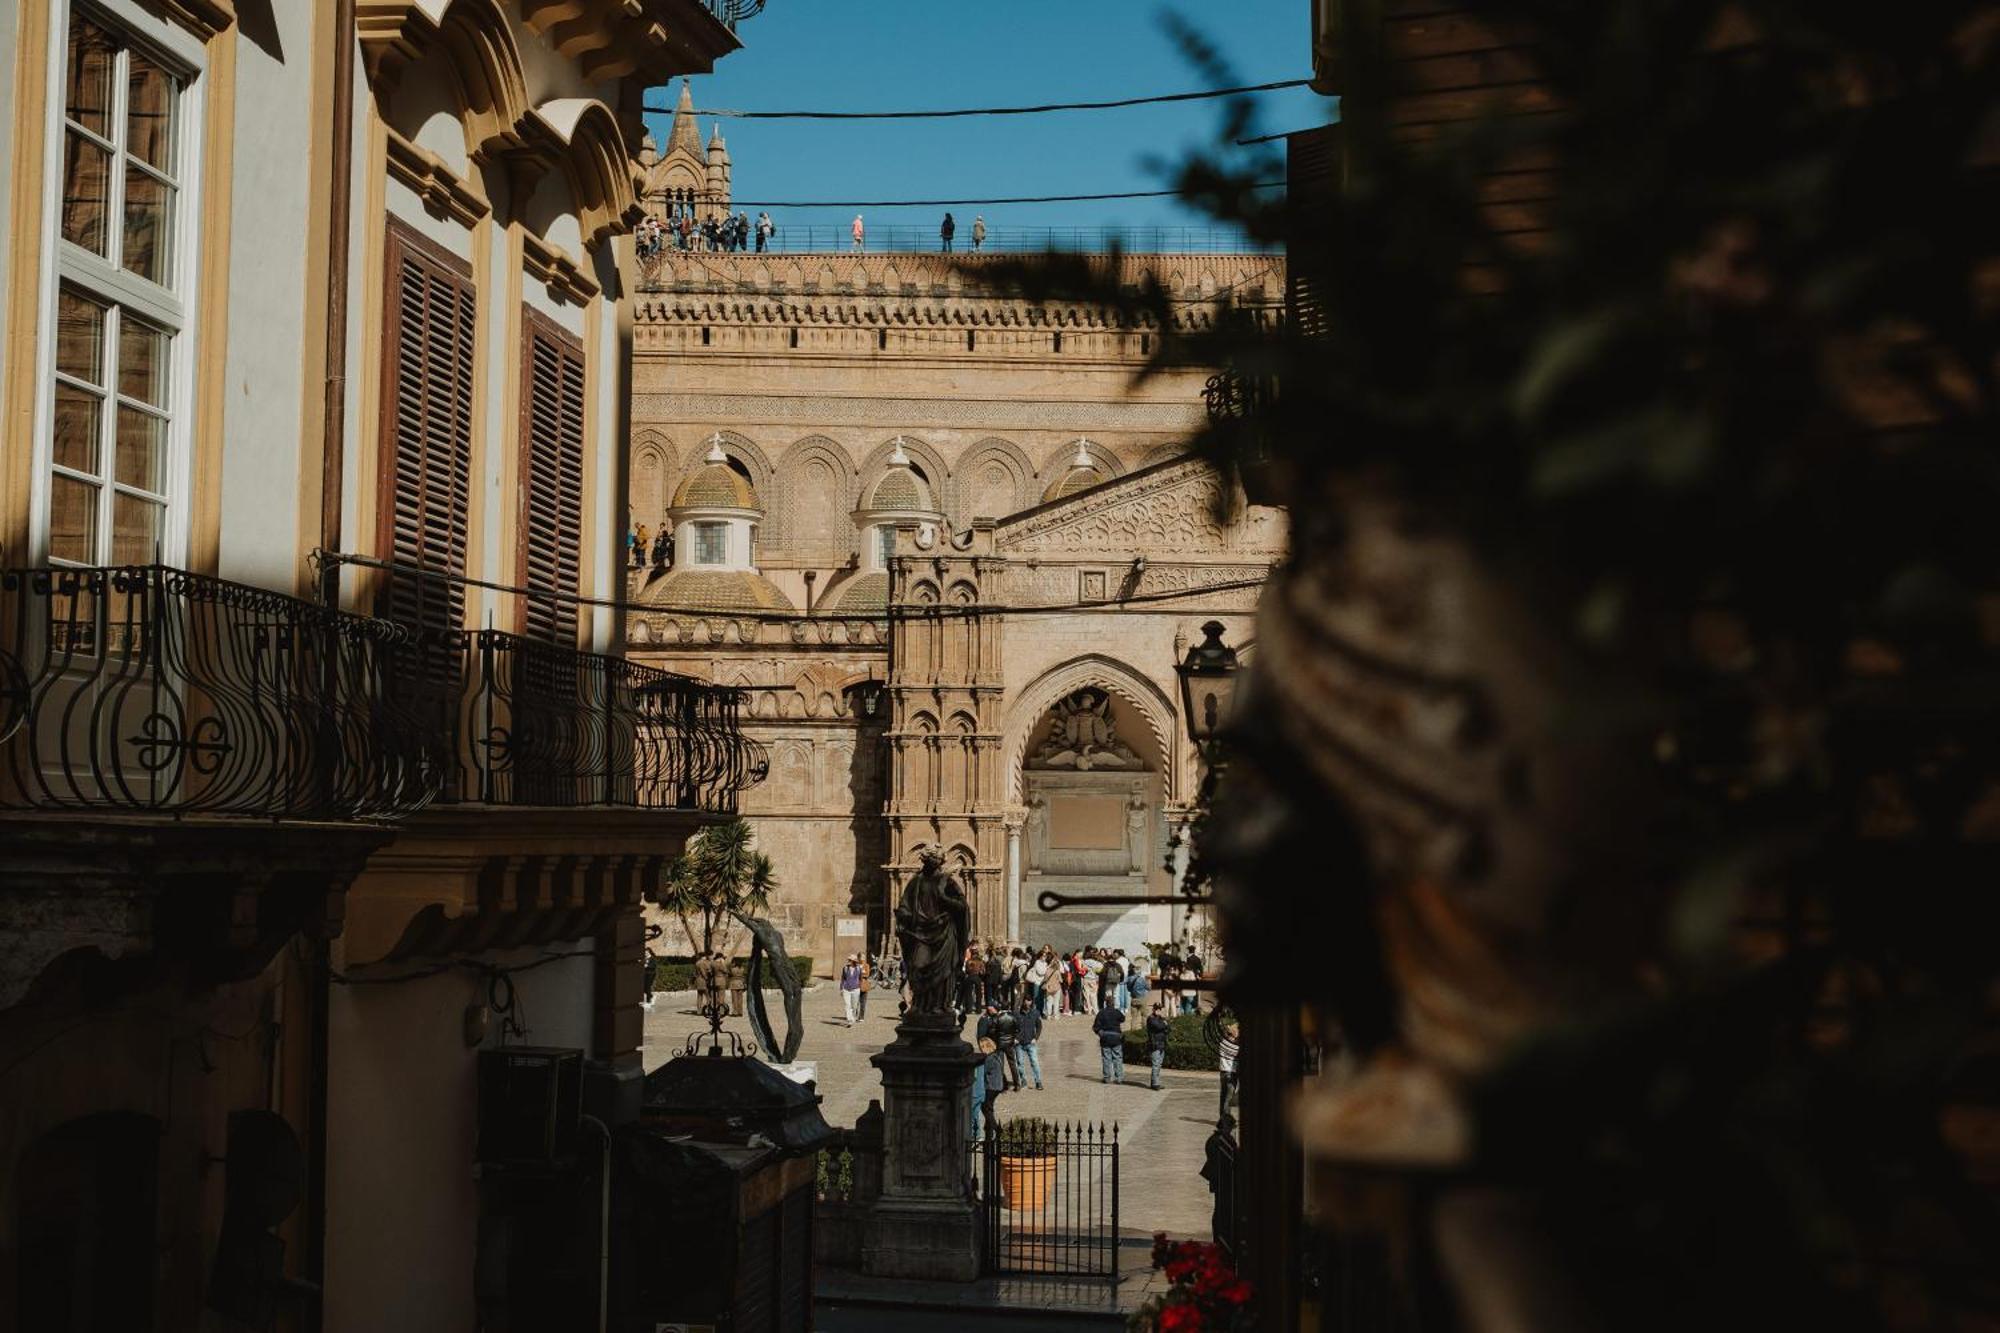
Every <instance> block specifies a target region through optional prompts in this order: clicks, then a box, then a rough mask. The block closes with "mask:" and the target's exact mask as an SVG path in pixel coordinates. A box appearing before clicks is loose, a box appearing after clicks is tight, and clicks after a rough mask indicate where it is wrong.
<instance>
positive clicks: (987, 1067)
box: [974, 1037, 1007, 1140]
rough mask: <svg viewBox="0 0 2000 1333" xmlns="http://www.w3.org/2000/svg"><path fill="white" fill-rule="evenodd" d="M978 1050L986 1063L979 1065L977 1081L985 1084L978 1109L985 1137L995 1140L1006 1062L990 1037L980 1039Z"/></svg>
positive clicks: (998, 1129) (998, 1134)
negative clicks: (984, 1127)
mask: <svg viewBox="0 0 2000 1333" xmlns="http://www.w3.org/2000/svg"><path fill="white" fill-rule="evenodd" d="M979 1052H980V1054H982V1055H984V1056H985V1057H986V1063H985V1064H983V1065H981V1066H980V1067H979V1071H980V1074H981V1075H982V1076H983V1077H982V1078H981V1079H980V1080H979V1081H980V1082H983V1083H984V1084H985V1085H986V1095H985V1098H984V1100H983V1101H982V1102H981V1104H980V1108H979V1109H980V1113H981V1115H982V1117H983V1118H984V1119H985V1121H986V1135H987V1137H988V1138H989V1139H994V1140H997V1139H998V1138H999V1137H1000V1111H999V1106H1000V1093H1001V1091H1002V1090H1003V1088H1004V1087H1005V1083H1004V1081H1003V1080H1004V1075H1003V1073H1002V1071H1003V1070H1004V1069H1005V1068H1006V1064H1007V1062H1006V1059H1005V1057H1003V1056H1002V1055H1001V1054H1000V1047H999V1045H998V1044H997V1043H996V1042H995V1041H994V1040H993V1038H991V1037H982V1038H981V1039H980V1042H979ZM974 1137H977V1135H976V1134H975V1135H974Z"/></svg>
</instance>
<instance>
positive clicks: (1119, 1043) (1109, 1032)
mask: <svg viewBox="0 0 2000 1333" xmlns="http://www.w3.org/2000/svg"><path fill="white" fill-rule="evenodd" d="M1091 1027H1092V1028H1093V1029H1095V1030H1096V1032H1097V1054H1098V1058H1099V1059H1100V1060H1102V1061H1103V1063H1104V1081H1105V1082H1106V1083H1111V1082H1118V1083H1123V1082H1124V1081H1125V1011H1124V1010H1123V1009H1120V1008H1119V1007H1118V1006H1117V1005H1115V1004H1113V1003H1112V1002H1111V999H1110V997H1109V996H1108V995H1107V996H1106V997H1105V1000H1104V1007H1103V1008H1102V1009H1099V1010H1098V1011H1097V1017H1096V1018H1095V1019H1093V1020H1092V1021H1091Z"/></svg>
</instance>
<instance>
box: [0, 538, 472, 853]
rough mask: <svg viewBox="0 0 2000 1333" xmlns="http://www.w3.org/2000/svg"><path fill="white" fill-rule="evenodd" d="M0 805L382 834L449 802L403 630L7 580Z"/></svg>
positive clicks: (151, 576) (183, 582) (63, 579)
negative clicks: (372, 828) (410, 700)
mask: <svg viewBox="0 0 2000 1333" xmlns="http://www.w3.org/2000/svg"><path fill="white" fill-rule="evenodd" d="M0 621H4V626H5V637H4V638H0V764H4V773H0V784H4V785H0V806H5V807H12V808H28V809H37V810H78V811H84V810H88V811H103V812H128V813H154V814H170V815H187V814H230V815H257V816H270V817H284V818H299V819H386V818H394V817H396V816H398V815H404V814H408V813H410V812H412V811H414V810H417V809H419V808H421V807H422V806H424V805H425V804H426V803H428V802H429V801H430V800H431V799H432V798H433V797H434V796H435V795H436V794H437V790H438V774H439V759H440V757H441V755H442V750H443V747H442V746H441V744H440V743H439V738H438V737H436V736H435V735H434V734H432V733H430V732H428V731H427V729H426V728H424V727H423V726H422V725H421V719H420V718H419V716H418V715H417V714H415V713H414V712H412V711H411V710H410V709H409V708H408V707H407V701H406V700H404V699H402V698H400V697H399V694H398V692H397V691H396V690H395V689H394V688H393V685H394V679H395V667H396V655H397V653H398V652H399V651H400V650H402V649H404V648H406V647H407V646H408V645H409V644H410V643H411V642H412V636H411V635H410V633H409V632H408V631H406V630H404V629H403V628H401V627H400V626H397V625H393V624H390V623H389V622H387V621H383V620H374V619H370V618H368V617H366V616H356V615H347V614H344V613H341V612H338V611H334V610H330V609H328V608H326V607H323V606H317V605H314V604H313V603H311V602H306V601H301V600H299V599H298V598H295V597H287V596H285V595H284V594H282V593H275V592H268V591H265V590H264V589H261V588H250V587H245V586H244V585H242V584H238V583H230V582H228V581H226V580H223V579H215V578H207V577H204V576H202V575H198V574H188V573H184V572H182V571H181V570H177V569H170V568H167V567H166V566H163V565H134V566H121V567H116V568H108V569H68V568H64V569H25V570H24V569H11V570H5V571H0Z"/></svg>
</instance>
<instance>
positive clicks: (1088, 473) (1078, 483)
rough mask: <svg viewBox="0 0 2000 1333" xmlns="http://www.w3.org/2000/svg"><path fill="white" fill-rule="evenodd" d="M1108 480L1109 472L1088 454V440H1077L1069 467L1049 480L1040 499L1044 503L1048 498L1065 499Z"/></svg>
mask: <svg viewBox="0 0 2000 1333" xmlns="http://www.w3.org/2000/svg"><path fill="white" fill-rule="evenodd" d="M1110 480H1111V474H1110V473H1109V472H1106V471H1105V470H1104V468H1103V466H1102V465H1101V464H1099V463H1098V461H1097V460H1096V459H1094V458H1092V457H1091V456H1090V441H1088V440H1078V441H1077V442H1076V456H1075V457H1074V458H1072V459H1070V461H1069V467H1068V468H1067V469H1065V470H1064V472H1063V474H1062V475H1061V476H1059V477H1057V478H1056V479H1055V480H1054V481H1052V482H1050V483H1049V488H1048V489H1047V490H1045V491H1043V492H1042V500H1043V502H1044V503H1046V502H1048V501H1050V500H1066V499H1068V498H1069V497H1070V496H1072V495H1075V494H1076V493H1078V492H1079V491H1087V490H1089V489H1090V488H1091V487H1093V486H1102V485H1103V484H1104V483H1105V482H1107V481H1110Z"/></svg>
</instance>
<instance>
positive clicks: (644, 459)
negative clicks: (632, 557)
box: [631, 426, 677, 527]
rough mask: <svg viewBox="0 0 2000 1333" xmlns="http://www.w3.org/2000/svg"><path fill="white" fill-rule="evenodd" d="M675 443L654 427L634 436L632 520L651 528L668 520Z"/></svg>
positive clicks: (674, 470) (641, 430)
mask: <svg viewBox="0 0 2000 1333" xmlns="http://www.w3.org/2000/svg"><path fill="white" fill-rule="evenodd" d="M676 472H677V469H676V468H675V466H674V442H673V441H672V440H670V439H668V438H667V437H666V435H665V434H664V433H662V432H660V431H658V430H655V429H653V428H652V427H651V426H643V427H641V428H640V429H639V430H637V431H635V432H633V435H632V493H631V494H632V499H631V510H632V519H633V521H635V522H639V523H644V524H646V525H647V526H649V527H652V526H656V525H658V524H661V523H664V522H666V519H667V501H669V500H671V499H673V497H674V491H673V484H674V477H675V476H676Z"/></svg>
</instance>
